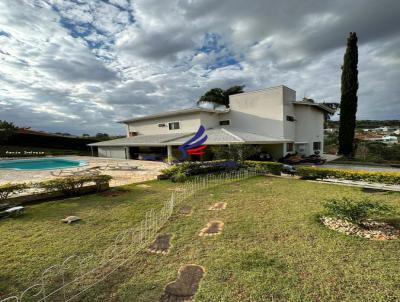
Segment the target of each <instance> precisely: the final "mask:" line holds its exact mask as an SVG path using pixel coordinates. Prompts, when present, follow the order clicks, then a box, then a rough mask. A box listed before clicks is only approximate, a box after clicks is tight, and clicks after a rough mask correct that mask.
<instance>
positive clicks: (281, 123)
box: [89, 86, 334, 159]
mask: <svg viewBox="0 0 400 302" xmlns="http://www.w3.org/2000/svg"><path fill="white" fill-rule="evenodd" d="M326 113H330V114H332V113H334V110H332V109H331V108H329V107H327V106H324V105H323V104H319V103H313V102H309V101H298V102H296V92H295V91H294V90H293V89H290V88H288V87H286V86H277V87H271V88H267V89H262V90H256V91H250V92H244V93H240V94H235V95H232V96H230V108H225V107H224V108H215V109H212V108H189V109H183V110H178V111H171V112H164V113H157V114H152V115H148V116H143V117H137V118H132V119H128V120H124V121H122V122H121V123H123V124H125V125H126V132H127V134H126V137H125V138H121V139H115V140H109V141H105V142H99V143H94V144H90V145H89V146H91V147H98V154H99V156H102V157H115V158H124V159H164V158H172V157H178V158H179V157H180V154H179V152H178V147H179V146H180V145H181V144H182V143H184V142H185V141H187V140H188V139H190V138H191V137H192V136H193V134H194V133H195V132H196V131H197V130H198V128H199V127H200V125H202V126H204V127H205V128H206V134H207V136H208V140H207V141H206V143H205V144H207V145H220V146H221V145H222V146H229V145H234V144H250V145H258V146H260V148H261V149H262V151H263V152H266V153H269V154H271V155H272V156H273V157H274V158H276V159H278V158H280V157H282V156H284V155H286V154H288V153H294V152H298V153H300V154H305V155H309V154H313V153H314V152H315V151H319V152H321V153H322V152H323V150H324V145H323V137H324V128H323V125H324V114H326ZM192 159H198V158H196V157H193V158H192Z"/></svg>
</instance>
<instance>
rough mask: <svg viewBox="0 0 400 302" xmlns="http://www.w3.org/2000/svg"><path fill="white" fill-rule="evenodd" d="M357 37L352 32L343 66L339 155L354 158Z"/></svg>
mask: <svg viewBox="0 0 400 302" xmlns="http://www.w3.org/2000/svg"><path fill="white" fill-rule="evenodd" d="M357 40H358V39H357V35H356V33H355V32H351V33H350V35H349V37H348V39H347V49H346V53H345V54H344V59H343V66H342V88H341V92H342V97H341V101H340V127H339V154H342V155H345V156H347V157H352V156H354V130H355V127H356V113H357V90H358V69H357V64H358V47H357Z"/></svg>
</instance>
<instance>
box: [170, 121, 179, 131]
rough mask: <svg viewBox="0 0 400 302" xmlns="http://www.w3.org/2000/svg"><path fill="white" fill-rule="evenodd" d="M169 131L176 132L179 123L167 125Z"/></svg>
mask: <svg viewBox="0 0 400 302" xmlns="http://www.w3.org/2000/svg"><path fill="white" fill-rule="evenodd" d="M168 126H169V130H176V129H179V128H180V125H179V122H172V123H168Z"/></svg>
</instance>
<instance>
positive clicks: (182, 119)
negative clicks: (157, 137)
mask: <svg viewBox="0 0 400 302" xmlns="http://www.w3.org/2000/svg"><path fill="white" fill-rule="evenodd" d="M170 122H179V124H180V129H175V130H169V127H168V123H170ZM200 123H201V116H200V112H197V113H189V114H181V115H175V116H167V117H159V118H154V119H149V120H144V121H136V122H131V123H129V124H128V127H127V135H128V136H129V132H138V134H139V135H152V134H168V133H185V132H196V131H197V130H198V129H199V126H200ZM158 124H165V127H158Z"/></svg>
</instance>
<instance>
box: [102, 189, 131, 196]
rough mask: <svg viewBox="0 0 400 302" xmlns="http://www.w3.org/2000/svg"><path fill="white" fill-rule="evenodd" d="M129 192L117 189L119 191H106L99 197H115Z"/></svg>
mask: <svg viewBox="0 0 400 302" xmlns="http://www.w3.org/2000/svg"><path fill="white" fill-rule="evenodd" d="M128 192H129V190H125V189H119V190H108V191H105V192H103V193H100V195H101V196H104V197H117V196H121V195H125V194H127V193H128Z"/></svg>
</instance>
